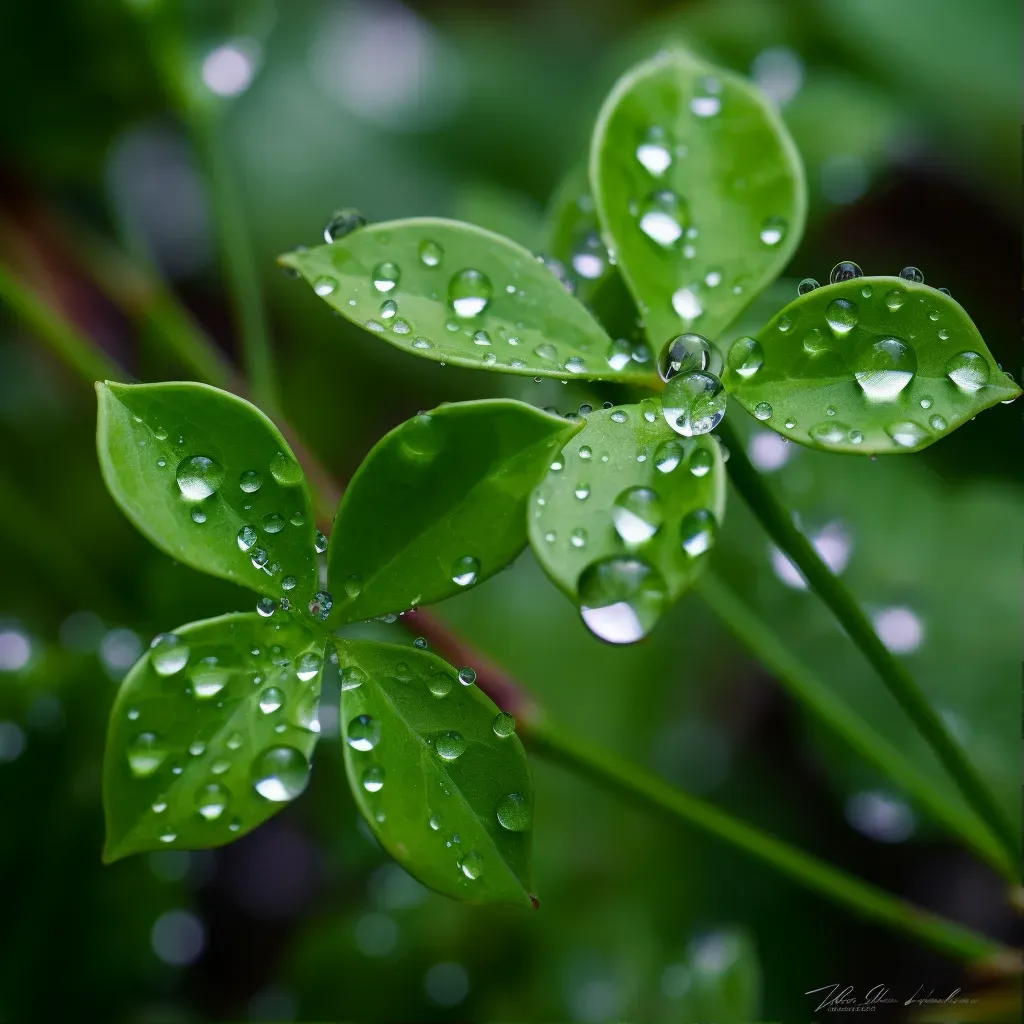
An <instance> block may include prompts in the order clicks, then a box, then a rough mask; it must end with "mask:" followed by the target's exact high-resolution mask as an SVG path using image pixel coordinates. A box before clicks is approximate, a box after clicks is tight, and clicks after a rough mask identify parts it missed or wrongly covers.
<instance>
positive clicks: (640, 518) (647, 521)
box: [612, 487, 665, 545]
mask: <svg viewBox="0 0 1024 1024" xmlns="http://www.w3.org/2000/svg"><path fill="white" fill-rule="evenodd" d="M664 521H665V513H664V511H663V509H662V507H661V498H660V497H659V496H658V493H657V491H654V490H652V489H651V488H650V487H627V488H626V490H624V491H622V492H621V493H620V494H619V495H618V497H617V498H616V499H615V501H614V502H613V503H612V523H613V524H614V526H615V532H616V533H617V534H618V535H619V536H620V537H621V538H622V540H623V541H624V542H625V543H626V544H631V545H639V544H644V543H645V542H647V541H649V540H650V539H651V538H652V537H653V536H654V535H655V534H656V533H657V532H658V530H660V529H661V525H662V523H663V522H664Z"/></svg>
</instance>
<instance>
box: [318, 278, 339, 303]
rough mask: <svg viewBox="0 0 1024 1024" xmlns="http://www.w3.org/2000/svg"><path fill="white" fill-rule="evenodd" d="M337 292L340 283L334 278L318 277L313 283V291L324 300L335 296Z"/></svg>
mask: <svg viewBox="0 0 1024 1024" xmlns="http://www.w3.org/2000/svg"><path fill="white" fill-rule="evenodd" d="M337 290H338V282H337V281H335V280H334V278H333V277H318V278H317V279H316V280H315V281H314V282H313V291H314V292H316V294H317V295H319V296H320V298H322V299H325V298H327V296H328V295H333V294H334V293H335V292H336V291H337Z"/></svg>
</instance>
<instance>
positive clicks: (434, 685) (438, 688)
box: [427, 672, 455, 697]
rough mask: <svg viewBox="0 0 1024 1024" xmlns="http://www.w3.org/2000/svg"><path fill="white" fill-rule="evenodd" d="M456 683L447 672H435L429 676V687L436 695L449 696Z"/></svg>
mask: <svg viewBox="0 0 1024 1024" xmlns="http://www.w3.org/2000/svg"><path fill="white" fill-rule="evenodd" d="M454 685H455V683H454V682H453V680H452V677H451V676H450V675H448V673H447V672H434V673H432V674H431V675H430V676H428V677H427V689H428V690H430V692H431V693H432V694H433V695H434V696H435V697H447V696H448V694H449V693H451V692H452V687H453V686H454Z"/></svg>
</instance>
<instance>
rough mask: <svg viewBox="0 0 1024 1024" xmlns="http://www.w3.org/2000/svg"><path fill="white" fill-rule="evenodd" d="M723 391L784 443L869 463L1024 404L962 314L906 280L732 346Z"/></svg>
mask: <svg viewBox="0 0 1024 1024" xmlns="http://www.w3.org/2000/svg"><path fill="white" fill-rule="evenodd" d="M755 346H756V347H755ZM754 367H756V369H755V368H754ZM722 381H723V383H724V384H725V386H726V387H727V388H728V389H729V391H730V393H731V394H732V395H733V396H734V397H735V398H736V399H737V400H738V401H739V402H740V403H741V404H742V405H743V406H744V408H745V409H746V410H747V411H748V412H750V413H752V414H754V415H755V416H756V417H757V418H758V419H759V420H761V421H762V422H763V423H764V425H765V426H767V427H771V428H772V429H774V430H777V431H778V432H779V433H780V434H782V435H783V436H784V437H788V438H791V439H792V440H794V441H799V442H800V443H801V444H805V445H808V446H809V447H811V448H821V449H823V450H826V451H841V452H857V453H861V454H874V453H878V454H894V453H896V454H898V453H901V452H912V451H917V450H919V449H921V448H926V447H927V446H928V445H930V444H932V443H934V442H935V441H937V440H939V438H941V437H944V436H945V435H946V434H948V433H950V432H951V431H953V430H955V429H956V428H957V427H958V426H960V425H961V424H962V423H964V422H965V421H966V420H969V419H971V418H972V417H973V416H976V415H977V414H978V413H979V412H981V411H982V410H984V409H987V408H988V407H989V406H991V405H995V404H996V403H997V402H1002V401H1008V400H1010V399H1013V398H1014V397H1016V396H1017V395H1019V394H1020V389H1019V388H1018V387H1017V385H1016V384H1015V383H1014V382H1013V381H1012V380H1011V379H1010V378H1009V377H1007V375H1006V374H1004V373H1003V371H1002V370H1000V369H999V367H998V366H997V365H996V363H995V360H994V359H993V358H992V354H991V353H990V352H989V350H988V348H987V347H986V345H985V342H984V341H983V340H982V338H981V335H980V334H979V333H978V330H977V328H976V327H975V326H974V324H973V323H972V321H971V319H970V317H969V316H968V315H967V313H966V312H965V311H964V309H963V307H962V306H961V305H960V304H959V303H958V302H956V301H955V300H954V299H952V298H950V297H949V296H948V295H946V294H944V293H943V292H940V291H937V290H936V289H934V288H930V287H928V286H927V285H925V284H917V283H914V282H911V281H907V280H904V279H903V278H900V277H859V278H853V279H852V280H849V281H844V282H841V283H838V284H833V285H827V286H825V287H823V288H816V289H814V290H813V291H811V292H808V293H807V294H806V295H802V296H800V297H799V298H797V299H796V300H795V301H794V302H791V303H790V304H789V305H788V306H786V307H785V308H784V309H783V310H782V311H781V312H780V313H779V314H778V315H777V316H775V317H774V318H773V319H772V320H770V321H769V322H768V323H767V324H766V325H765V326H764V327H763V328H762V329H761V330H760V331H759V332H758V334H757V337H756V338H755V339H753V340H752V339H749V338H747V339H739V340H738V341H736V342H734V344H733V346H732V348H730V350H729V352H728V354H727V357H726V370H725V372H724V374H723V377H722Z"/></svg>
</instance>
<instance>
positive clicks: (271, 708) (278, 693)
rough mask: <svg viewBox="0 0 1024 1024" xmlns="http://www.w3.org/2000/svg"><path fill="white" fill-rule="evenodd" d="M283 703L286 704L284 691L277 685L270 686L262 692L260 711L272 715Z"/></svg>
mask: <svg viewBox="0 0 1024 1024" xmlns="http://www.w3.org/2000/svg"><path fill="white" fill-rule="evenodd" d="M282 704H284V692H283V691H282V690H280V689H278V688H277V687H276V686H268V687H267V689H265V690H264V691H263V692H262V693H261V694H260V711H262V712H263V714H265V715H272V714H273V713H274V712H275V711H278V710H280V708H281V705H282Z"/></svg>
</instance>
